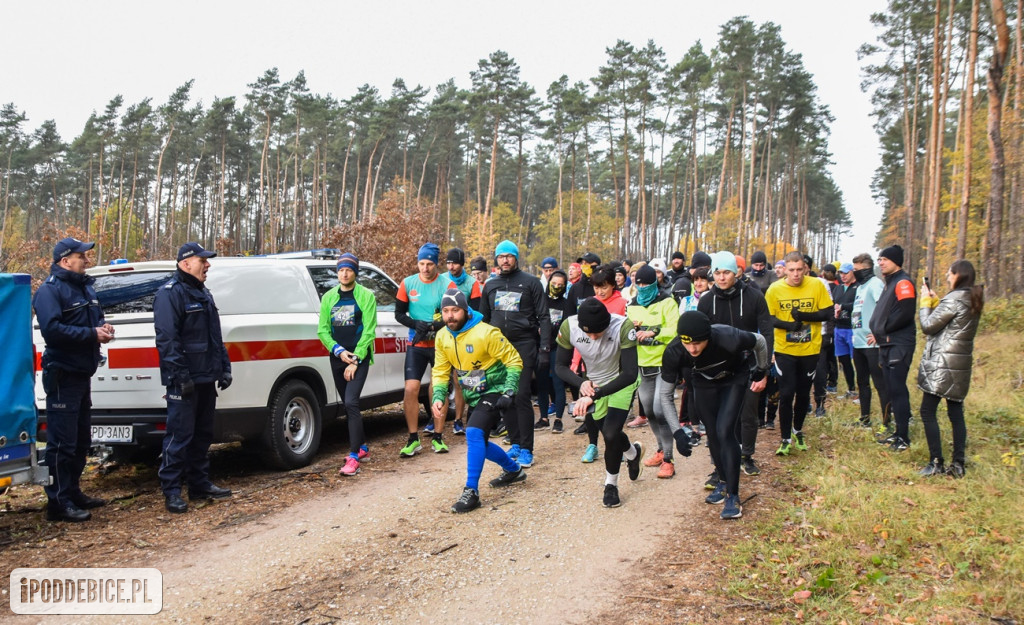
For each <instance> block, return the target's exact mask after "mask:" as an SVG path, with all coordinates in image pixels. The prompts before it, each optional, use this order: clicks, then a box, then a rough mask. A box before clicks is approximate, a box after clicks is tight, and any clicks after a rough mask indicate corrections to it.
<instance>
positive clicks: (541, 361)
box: [537, 352, 551, 371]
mask: <svg viewBox="0 0 1024 625" xmlns="http://www.w3.org/2000/svg"><path fill="white" fill-rule="evenodd" d="M549 368H551V352H539V353H538V354H537V369H538V370H540V371H547V370H548V369H549Z"/></svg>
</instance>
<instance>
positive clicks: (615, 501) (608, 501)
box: [604, 484, 622, 508]
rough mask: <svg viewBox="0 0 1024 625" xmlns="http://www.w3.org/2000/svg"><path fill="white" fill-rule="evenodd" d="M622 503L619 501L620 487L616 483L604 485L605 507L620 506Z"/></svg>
mask: <svg viewBox="0 0 1024 625" xmlns="http://www.w3.org/2000/svg"><path fill="white" fill-rule="evenodd" d="M621 505H622V502H621V501H619V487H618V486H615V485H614V484H605V485H604V507H605V508H618V507H619V506H621Z"/></svg>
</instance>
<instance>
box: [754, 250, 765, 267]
mask: <svg viewBox="0 0 1024 625" xmlns="http://www.w3.org/2000/svg"><path fill="white" fill-rule="evenodd" d="M756 263H764V264H766V265H767V264H768V257H767V256H765V254H764V252H762V251H761V250H757V251H756V252H754V253H753V254H751V255H750V264H751V265H754V264H756Z"/></svg>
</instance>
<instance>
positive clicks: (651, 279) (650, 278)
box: [633, 265, 658, 284]
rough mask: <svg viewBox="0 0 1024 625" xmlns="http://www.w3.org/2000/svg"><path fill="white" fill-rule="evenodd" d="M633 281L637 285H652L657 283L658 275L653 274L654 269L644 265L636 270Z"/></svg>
mask: <svg viewBox="0 0 1024 625" xmlns="http://www.w3.org/2000/svg"><path fill="white" fill-rule="evenodd" d="M633 281H634V282H636V283H637V284H654V283H655V282H657V281H658V274H657V273H655V271H654V267H651V266H650V265H644V266H643V267H641V268H639V269H637V270H636V275H635V276H634V278H633Z"/></svg>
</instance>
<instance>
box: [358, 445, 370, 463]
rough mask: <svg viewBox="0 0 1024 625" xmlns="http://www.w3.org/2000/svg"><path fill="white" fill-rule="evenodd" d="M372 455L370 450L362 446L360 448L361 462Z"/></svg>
mask: <svg viewBox="0 0 1024 625" xmlns="http://www.w3.org/2000/svg"><path fill="white" fill-rule="evenodd" d="M369 457H370V452H369V451H368V450H366V449H363V448H362V447H360V448H359V462H363V461H364V460H366V459H367V458H369Z"/></svg>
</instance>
